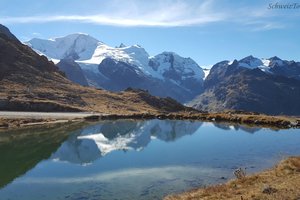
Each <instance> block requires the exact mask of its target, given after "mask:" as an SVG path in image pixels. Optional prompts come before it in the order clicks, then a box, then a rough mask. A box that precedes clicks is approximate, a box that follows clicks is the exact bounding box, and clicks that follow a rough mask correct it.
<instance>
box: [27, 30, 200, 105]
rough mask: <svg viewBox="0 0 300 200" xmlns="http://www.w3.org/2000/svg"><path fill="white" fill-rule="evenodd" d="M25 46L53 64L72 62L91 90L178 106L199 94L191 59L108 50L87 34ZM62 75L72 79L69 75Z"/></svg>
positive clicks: (122, 47) (125, 49)
mask: <svg viewBox="0 0 300 200" xmlns="http://www.w3.org/2000/svg"><path fill="white" fill-rule="evenodd" d="M25 44H27V45H28V46H30V47H31V48H33V49H34V50H35V51H36V52H38V53H39V54H41V55H45V56H47V57H48V59H50V60H52V61H53V62H54V63H58V62H59V61H60V60H62V59H66V58H67V59H73V60H74V61H75V62H76V63H77V64H79V66H80V67H81V69H82V70H83V74H84V76H85V78H86V79H87V81H88V83H89V85H90V86H95V87H99V88H104V89H108V90H113V91H120V90H123V89H126V88H128V87H133V88H139V89H146V90H148V91H149V92H150V93H151V94H154V95H157V96H163V97H166V96H170V97H172V98H174V99H176V100H178V101H180V102H186V101H188V100H191V99H192V98H193V97H195V96H196V95H197V94H199V93H200V92H201V91H202V84H203V78H204V72H203V70H202V68H201V67H199V65H198V64H197V63H196V62H195V61H193V60H192V59H191V58H183V57H181V56H179V55H177V54H176V53H173V52H163V53H161V54H159V55H156V56H150V55H149V54H148V53H147V51H146V50H145V49H144V48H142V47H141V46H139V45H133V46H125V45H124V44H121V45H120V46H119V47H110V46H108V45H107V44H104V43H103V42H100V41H99V40H97V39H95V38H93V37H91V36H89V35H86V34H72V35H68V36H66V37H61V38H55V39H49V40H43V39H36V38H35V39H32V40H30V41H28V42H25ZM60 68H61V69H64V68H63V67H62V66H60ZM64 72H65V73H66V75H67V77H70V76H71V75H70V74H69V73H70V71H64ZM68 75H69V76H68ZM74 79H76V78H74V77H72V78H71V80H74Z"/></svg>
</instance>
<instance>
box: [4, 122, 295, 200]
mask: <svg viewBox="0 0 300 200" xmlns="http://www.w3.org/2000/svg"><path fill="white" fill-rule="evenodd" d="M298 132H299V130H296V129H291V130H280V131H272V130H270V129H257V128H243V127H238V126H232V125H230V126H228V125H220V124H217V125H213V124H211V123H201V122H188V121H160V120H150V121H143V122H133V121H117V122H107V123H102V124H101V123H100V124H97V125H93V126H89V127H87V128H85V129H83V130H81V131H77V133H75V134H73V135H71V136H70V137H69V138H68V139H67V140H66V141H65V142H64V143H63V144H62V145H61V146H60V147H59V149H58V150H57V151H56V152H53V154H52V156H51V158H50V159H48V160H45V161H42V162H40V163H39V164H38V165H37V166H35V167H34V168H33V169H31V170H30V171H28V172H27V174H25V175H24V176H22V177H20V178H17V179H16V180H15V181H14V182H12V183H11V184H9V185H8V186H6V187H4V188H3V189H2V190H0V197H1V199H2V197H3V199H8V198H9V199H20V198H21V199H41V198H42V199H54V198H55V199H160V198H161V197H162V196H163V195H166V194H169V193H172V192H179V191H183V190H187V189H191V188H193V187H198V186H203V185H207V184H213V183H217V182H222V181H224V180H223V179H221V177H225V178H227V179H228V178H232V171H233V170H234V169H235V168H237V167H247V171H248V172H254V171H258V170H261V169H264V168H266V167H270V166H271V165H273V164H274V162H276V161H277V160H279V159H281V158H282V156H285V155H297V154H298V155H299V154H300V148H299V144H300V134H299V133H298Z"/></svg>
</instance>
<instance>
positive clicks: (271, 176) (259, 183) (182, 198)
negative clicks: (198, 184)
mask: <svg viewBox="0 0 300 200" xmlns="http://www.w3.org/2000/svg"><path fill="white" fill-rule="evenodd" d="M175 199H176V200H192V199H203V200H205V199H209V200H219V199H229V200H230V199H232V200H235V199H236V200H246V199H253V200H259V199H264V200H284V199H290V200H298V199H300V157H290V158H288V159H286V160H284V161H281V162H280V163H279V164H278V165H276V166H275V167H274V168H273V169H270V170H267V171H264V172H261V173H258V174H255V175H251V176H246V178H244V179H240V180H231V181H229V182H228V183H225V184H220V185H215V186H210V187H207V188H200V189H195V190H192V191H189V192H185V193H183V194H178V195H171V196H167V197H166V198H165V200H175Z"/></svg>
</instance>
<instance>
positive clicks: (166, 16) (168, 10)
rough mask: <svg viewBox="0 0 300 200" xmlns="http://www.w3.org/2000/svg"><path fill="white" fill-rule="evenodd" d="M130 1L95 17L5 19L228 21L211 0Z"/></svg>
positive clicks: (147, 23) (13, 21) (111, 22)
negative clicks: (146, 4)
mask: <svg viewBox="0 0 300 200" xmlns="http://www.w3.org/2000/svg"><path fill="white" fill-rule="evenodd" d="M134 2H135V1H129V3H128V4H127V5H126V6H124V4H122V6H116V5H115V4H116V3H113V5H114V6H110V7H109V8H107V9H104V10H102V11H101V14H93V15H37V16H26V17H2V19H1V21H2V23H5V24H17V23H47V22H77V23H93V24H99V25H113V26H161V27H173V26H191V25H202V24H207V23H211V22H218V21H222V20H225V19H226V15H225V14H224V13H221V12H214V11H213V9H212V8H213V2H214V1H212V0H205V1H202V3H200V4H193V5H192V4H188V3H186V2H182V1H166V3H158V5H157V6H155V7H153V6H152V7H151V6H150V7H148V8H147V7H146V8H145V7H141V6H139V5H137V4H135V3H134Z"/></svg>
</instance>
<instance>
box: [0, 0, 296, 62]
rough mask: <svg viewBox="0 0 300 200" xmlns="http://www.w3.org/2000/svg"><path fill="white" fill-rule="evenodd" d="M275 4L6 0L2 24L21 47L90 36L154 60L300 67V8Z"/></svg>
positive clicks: (260, 0) (257, 0) (263, 0)
mask: <svg viewBox="0 0 300 200" xmlns="http://www.w3.org/2000/svg"><path fill="white" fill-rule="evenodd" d="M276 3H277V4H280V5H285V4H290V3H296V4H297V5H298V4H299V5H300V1H299V0H298V1H297V0H295V1H271V0H252V1H249V0H247V1H246V0H239V1H233V0H231V1H229V0H202V1H201V0H185V1H180V0H165V1H163V0H152V1H148V0H126V1H125V0H26V1H24V0H1V4H0V23H2V24H4V25H6V26H7V27H8V28H10V30H11V31H12V32H13V33H14V34H15V35H16V36H17V37H18V38H19V39H20V40H22V41H26V40H29V39H31V38H34V37H38V38H52V37H57V36H64V35H67V34H70V33H74V32H82V33H88V34H90V35H92V36H94V37H95V38H97V39H99V40H101V41H103V42H104V43H106V44H108V45H111V46H116V45H119V44H120V43H121V42H122V43H124V44H126V45H132V44H139V45H141V46H143V47H144V48H145V49H146V50H147V51H148V52H149V54H150V55H155V54H158V53H161V52H163V51H174V52H176V53H178V54H179V55H181V56H184V57H191V58H193V59H194V60H195V61H196V62H197V63H198V64H199V65H210V64H214V63H216V62H218V61H221V60H232V59H241V58H243V57H245V56H248V55H253V56H256V57H259V58H268V57H271V56H274V55H276V56H278V57H281V58H283V59H289V60H291V59H293V60H297V61H300V6H299V8H295V9H277V8H273V9H269V8H270V4H272V5H275V4H276Z"/></svg>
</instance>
